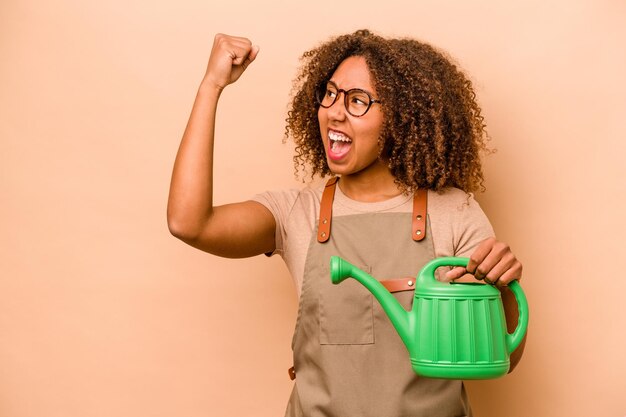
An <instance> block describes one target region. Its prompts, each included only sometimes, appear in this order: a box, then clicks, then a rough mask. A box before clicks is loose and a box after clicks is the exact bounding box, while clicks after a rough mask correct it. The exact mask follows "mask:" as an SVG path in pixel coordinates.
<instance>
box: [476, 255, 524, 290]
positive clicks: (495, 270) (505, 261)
mask: <svg viewBox="0 0 626 417" xmlns="http://www.w3.org/2000/svg"><path fill="white" fill-rule="evenodd" d="M516 261H517V259H516V258H515V255H513V253H511V252H508V253H505V254H504V255H503V257H502V259H500V260H499V261H498V263H497V264H495V265H494V266H493V267H492V268H491V269H490V270H489V272H487V274H486V275H485V277H484V279H485V282H489V283H494V282H496V281H497V280H498V279H499V278H500V277H501V276H502V275H503V274H504V273H505V272H506V271H508V270H509V269H510V268H511V267H512V266H513V265H514V264H515V262H516Z"/></svg>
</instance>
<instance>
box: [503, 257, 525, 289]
mask: <svg viewBox="0 0 626 417" xmlns="http://www.w3.org/2000/svg"><path fill="white" fill-rule="evenodd" d="M522 270H523V267H522V263H521V262H520V261H516V262H515V264H514V265H513V266H512V267H511V268H509V269H508V270H507V271H506V272H505V273H504V274H502V276H501V277H500V279H499V280H498V282H497V285H498V286H499V287H501V286H505V285H509V284H510V283H511V282H512V281H515V280H518V281H519V280H521V279H522Z"/></svg>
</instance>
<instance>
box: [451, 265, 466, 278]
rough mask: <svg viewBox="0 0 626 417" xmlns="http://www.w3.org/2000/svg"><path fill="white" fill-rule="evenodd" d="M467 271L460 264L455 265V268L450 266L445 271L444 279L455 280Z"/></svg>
mask: <svg viewBox="0 0 626 417" xmlns="http://www.w3.org/2000/svg"><path fill="white" fill-rule="evenodd" d="M466 273H467V270H466V269H465V268H463V267H462V266H457V267H456V268H452V269H451V270H449V271H448V272H446V279H449V280H452V281H453V280H455V279H459V278H461V277H462V276H463V275H465V274H466Z"/></svg>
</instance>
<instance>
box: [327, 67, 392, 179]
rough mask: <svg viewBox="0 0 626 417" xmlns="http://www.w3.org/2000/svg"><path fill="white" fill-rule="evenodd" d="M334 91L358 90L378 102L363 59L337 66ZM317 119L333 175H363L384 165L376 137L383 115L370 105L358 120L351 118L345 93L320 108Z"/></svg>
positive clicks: (376, 105)
mask: <svg viewBox="0 0 626 417" xmlns="http://www.w3.org/2000/svg"><path fill="white" fill-rule="evenodd" d="M330 81H332V82H333V83H334V84H335V85H336V86H337V88H339V89H342V90H350V89H353V88H359V89H361V90H365V91H367V92H368V93H369V94H370V96H371V97H372V98H374V99H378V95H377V94H376V90H375V89H374V85H373V83H372V80H371V77H370V73H369V69H368V68H367V64H366V62H365V58H363V57H360V56H352V57H349V58H346V59H345V60H344V61H343V62H342V63H341V64H340V65H339V67H337V70H336V71H335V72H334V74H333V75H332V77H331V78H330ZM317 118H318V121H319V125H320V132H321V134H322V141H323V142H324V149H325V151H326V161H327V162H328V166H329V168H330V170H331V171H332V172H333V173H334V174H339V175H342V176H346V175H365V174H368V173H370V172H372V173H373V172H375V171H377V170H378V169H380V168H381V167H383V166H385V165H384V163H383V162H382V161H380V160H379V159H378V153H379V149H380V148H379V145H378V138H379V136H380V132H381V130H382V126H383V112H382V109H381V107H380V104H379V103H373V104H372V106H371V107H370V109H369V110H368V112H367V113H365V114H364V115H363V116H361V117H354V116H352V115H350V114H349V113H348V112H347V110H346V108H345V105H344V93H340V96H339V97H338V99H337V101H335V103H334V104H333V105H332V106H330V107H329V108H324V107H321V106H320V108H319V110H318V113H317Z"/></svg>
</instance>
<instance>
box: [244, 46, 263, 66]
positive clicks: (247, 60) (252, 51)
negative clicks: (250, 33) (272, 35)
mask: <svg viewBox="0 0 626 417" xmlns="http://www.w3.org/2000/svg"><path fill="white" fill-rule="evenodd" d="M259 49H260V48H259V46H258V45H254V46H253V47H252V49H250V53H249V54H248V55H247V56H246V58H245V59H244V60H243V62H242V64H241V65H242V66H243V69H244V70H245V69H246V68H248V65H250V64H251V63H252V62H253V61H254V60H255V59H256V57H257V55H258V54H259Z"/></svg>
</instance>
